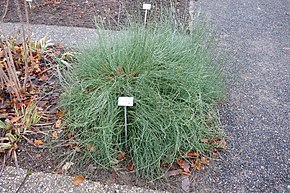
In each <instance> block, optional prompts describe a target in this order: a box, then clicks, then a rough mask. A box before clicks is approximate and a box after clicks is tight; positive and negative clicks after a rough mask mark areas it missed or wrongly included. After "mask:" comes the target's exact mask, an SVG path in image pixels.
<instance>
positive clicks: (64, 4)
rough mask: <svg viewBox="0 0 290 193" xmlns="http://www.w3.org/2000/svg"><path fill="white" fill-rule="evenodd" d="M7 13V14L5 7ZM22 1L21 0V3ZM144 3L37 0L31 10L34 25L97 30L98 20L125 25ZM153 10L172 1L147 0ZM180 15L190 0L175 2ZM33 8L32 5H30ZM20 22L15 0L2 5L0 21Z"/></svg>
mask: <svg viewBox="0 0 290 193" xmlns="http://www.w3.org/2000/svg"><path fill="white" fill-rule="evenodd" d="M7 1H8V9H7V13H6V14H5V15H4V12H5V11H4V10H5V5H7ZM20 2H21V1H20ZM142 3H143V2H142V1H140V0H34V1H33V3H32V4H31V7H30V8H29V14H30V18H29V20H30V23H32V24H45V25H60V26H75V27H87V28H94V27H95V24H94V19H96V20H99V21H100V20H104V21H105V22H110V23H111V24H113V25H119V24H122V23H124V22H125V20H126V17H128V16H132V15H136V14H137V15H138V12H139V13H140V12H141V11H142V9H141V8H142ZM146 3H152V5H153V7H152V10H161V9H164V8H169V7H170V6H171V4H170V1H169V0H147V1H146ZM173 5H174V7H175V8H176V12H177V13H179V14H180V15H187V12H188V10H187V8H188V6H187V5H188V0H173ZM28 7H29V6H28ZM21 13H22V14H23V16H22V17H23V18H25V16H24V13H25V12H24V6H21ZM1 18H3V21H4V22H20V19H19V16H18V12H17V9H16V6H15V3H14V0H2V1H1V2H0V21H1Z"/></svg>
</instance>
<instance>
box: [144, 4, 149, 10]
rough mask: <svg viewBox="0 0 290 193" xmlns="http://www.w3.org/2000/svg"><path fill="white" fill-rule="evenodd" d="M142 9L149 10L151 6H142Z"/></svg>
mask: <svg viewBox="0 0 290 193" xmlns="http://www.w3.org/2000/svg"><path fill="white" fill-rule="evenodd" d="M143 9H146V10H150V9H151V4H143Z"/></svg>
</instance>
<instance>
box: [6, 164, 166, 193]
mask: <svg viewBox="0 0 290 193" xmlns="http://www.w3.org/2000/svg"><path fill="white" fill-rule="evenodd" d="M18 172H19V173H18ZM18 172H17V169H16V168H15V167H10V166H8V167H6V169H5V170H4V172H3V174H2V176H1V177H0V192H2V193H14V192H15V193H16V192H17V193H27V192H30V193H38V192H43V193H50V192H54V193H67V192H74V193H84V192H85V193H97V192H100V193H102V192H106V193H116V192H119V193H135V192H140V193H159V192H160V191H155V190H149V189H143V188H138V187H130V186H125V185H117V184H110V185H105V184H102V183H99V182H93V181H90V180H85V181H84V182H83V183H81V184H79V185H78V186H74V185H73V184H72V180H73V177H71V176H64V175H58V174H49V173H43V172H35V173H29V171H27V170H24V169H20V170H19V171H18ZM160 193H161V192H160Z"/></svg>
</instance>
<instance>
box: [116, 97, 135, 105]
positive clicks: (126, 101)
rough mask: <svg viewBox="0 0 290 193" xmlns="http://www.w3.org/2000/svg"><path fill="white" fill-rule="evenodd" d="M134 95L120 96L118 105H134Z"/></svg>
mask: <svg viewBox="0 0 290 193" xmlns="http://www.w3.org/2000/svg"><path fill="white" fill-rule="evenodd" d="M133 100H134V97H119V99H118V106H122V107H132V106H133Z"/></svg>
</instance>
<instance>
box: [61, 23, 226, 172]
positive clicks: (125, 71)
mask: <svg viewBox="0 0 290 193" xmlns="http://www.w3.org/2000/svg"><path fill="white" fill-rule="evenodd" d="M175 24H176V23H175V22H174V21H173V22H171V21H169V20H164V21H163V20H162V19H161V20H159V21H157V22H153V21H151V22H149V23H148V24H147V26H146V27H144V26H143V25H138V24H131V25H130V26H129V27H127V28H126V30H125V31H122V32H118V33H116V34H115V35H108V33H106V32H102V31H99V34H98V39H97V40H98V41H97V43H95V44H93V43H92V45H88V49H86V50H83V51H82V52H81V54H80V55H79V56H78V64H77V65H76V67H75V69H74V70H73V72H71V73H68V75H67V80H69V84H68V86H67V88H66V92H65V93H64V94H63V97H62V101H61V105H62V107H63V109H64V110H65V112H66V114H65V121H66V123H67V124H68V126H69V130H70V131H74V132H75V133H76V136H77V138H78V141H79V142H80V143H81V145H80V147H81V149H82V150H83V151H84V152H85V153H84V154H85V156H87V157H90V158H93V160H95V162H96V163H97V164H98V165H101V166H103V167H114V165H115V164H116V163H118V161H119V160H117V157H118V155H119V154H120V152H124V151H128V155H130V156H131V158H132V161H133V162H134V164H135V169H136V170H137V171H138V172H139V173H140V174H143V175H145V176H147V177H152V176H154V175H156V174H161V173H162V170H161V169H160V164H161V163H163V162H167V163H170V162H172V161H174V160H175V159H176V158H177V157H178V156H182V155H184V154H185V153H187V152H189V151H191V150H193V151H196V152H199V153H204V154H205V153H208V152H210V151H211V150H213V149H214V148H215V147H214V145H212V144H210V143H204V142H202V141H201V139H209V140H211V139H220V138H222V137H223V135H222V132H221V130H220V129H219V123H218V119H217V118H216V116H215V108H216V106H215V105H216V102H218V101H219V100H220V99H222V98H223V94H224V84H223V81H222V78H221V75H220V73H219V70H218V69H219V66H218V65H217V62H216V61H214V60H212V57H211V52H210V51H209V48H208V46H209V45H210V41H209V40H210V38H208V36H207V33H206V27H204V26H200V27H199V28H196V29H194V30H191V32H190V33H188V31H186V30H185V28H182V27H181V26H179V27H178V29H177V28H176V27H175V26H176V25H175ZM178 25H180V24H178ZM120 96H132V97H134V106H133V107H129V108H128V122H129V126H128V130H129V131H128V132H129V133H128V136H129V141H128V149H127V150H126V148H125V144H124V142H125V138H124V126H123V124H124V112H123V108H121V107H118V106H117V101H118V97H120ZM88 144H90V146H91V145H93V146H94V151H91V148H87V146H88Z"/></svg>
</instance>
